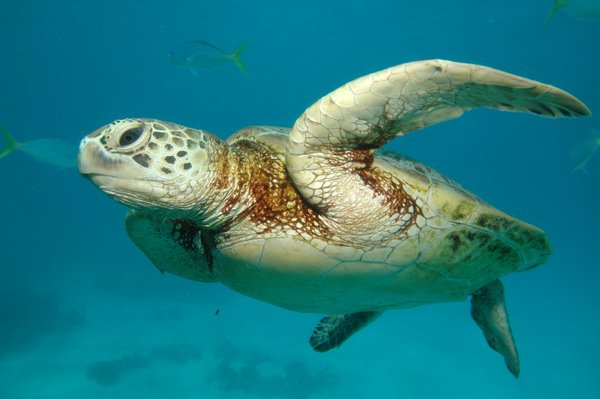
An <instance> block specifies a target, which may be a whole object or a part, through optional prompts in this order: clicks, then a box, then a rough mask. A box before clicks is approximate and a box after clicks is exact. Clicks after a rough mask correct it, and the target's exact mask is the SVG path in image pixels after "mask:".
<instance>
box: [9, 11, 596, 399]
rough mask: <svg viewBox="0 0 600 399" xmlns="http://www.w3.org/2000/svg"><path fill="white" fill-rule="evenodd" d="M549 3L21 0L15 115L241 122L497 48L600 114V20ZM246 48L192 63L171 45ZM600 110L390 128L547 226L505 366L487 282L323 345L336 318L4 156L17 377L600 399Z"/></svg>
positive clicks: (335, 393) (252, 389)
mask: <svg viewBox="0 0 600 399" xmlns="http://www.w3.org/2000/svg"><path fill="white" fill-rule="evenodd" d="M551 7H552V0H529V1H526V2H524V1H523V0H507V1H503V2H497V1H496V2H491V1H479V0H455V1H451V2H450V1H442V0H437V1H419V0H407V1H401V0H394V1H392V0H386V1H382V0H369V1H360V0H348V1H344V2H338V1H322V0H321V1H317V0H305V1H275V0H269V1H266V0H263V1H260V0H258V1H241V0H239V1H233V0H222V1H215V2H208V1H191V0H188V1H183V0H177V1H175V0H172V1H168V2H166V1H165V2H162V1H157V0H150V1H145V2H141V1H139V2H138V1H123V0H103V1H87V2H78V1H64V0H63V1H32V0H22V1H19V2H7V1H4V2H2V3H1V4H0V13H1V15H2V16H3V18H2V19H3V23H2V24H0V49H1V52H0V54H1V57H2V60H1V62H0V93H1V95H0V124H2V125H4V126H5V127H6V129H7V130H8V131H9V132H10V133H11V134H12V135H13V136H14V138H15V139H16V140H17V141H19V142H28V141H31V140H36V139H40V138H48V137H55V138H60V139H62V140H64V141H66V142H70V143H72V148H73V154H75V153H76V151H77V144H78V141H79V140H80V139H81V138H82V137H83V136H85V135H86V134H89V133H91V132H92V131H94V130H96V129H97V128H99V127H100V126H102V125H104V124H106V123H109V122H111V121H113V120H115V119H120V118H125V117H148V118H158V119H164V120H168V121H172V122H176V123H180V124H183V125H186V126H190V127H194V128H201V129H205V130H208V131H211V132H214V133H215V134H217V135H219V137H221V138H226V137H228V136H229V135H231V134H232V133H233V132H235V131H236V130H237V129H239V128H242V127H244V126H248V125H277V126H288V127H289V126H291V125H293V123H294V121H295V120H296V118H297V117H298V116H299V115H300V114H301V113H302V112H303V110H304V109H305V108H306V107H308V106H309V105H311V104H312V102H314V101H316V100H317V99H319V98H320V97H321V96H323V95H325V94H327V93H328V92H330V91H331V90H333V89H335V88H337V87H338V86H340V85H341V84H343V83H345V82H347V81H350V80H352V79H354V78H357V77H359V76H361V75H365V74H368V73H371V72H375V71H378V70H380V69H383V68H386V67H389V66H393V65H396V64H400V63H403V62H409V61H413V60H419V59H428V58H444V59H450V60H454V61H462V62H470V63H477V64H483V65H487V66H491V67H494V68H498V69H502V70H505V71H508V72H512V73H516V74H519V75H522V76H525V77H528V78H531V79H535V80H539V81H542V82H546V83H549V84H552V85H555V86H558V87H560V88H562V89H564V90H567V91H569V92H570V93H572V94H573V95H575V96H577V97H578V98H579V99H581V100H582V101H583V102H584V103H586V104H587V105H588V106H589V108H590V109H591V110H592V112H596V113H598V112H600V90H599V87H600V74H598V64H599V63H600V55H599V49H600V45H599V39H600V21H598V20H585V19H579V18H575V17H573V16H572V15H569V14H567V13H565V12H561V11H559V12H557V13H556V15H555V16H554V17H553V18H552V19H551V20H550V21H548V22H547V21H546V17H547V15H548V12H549V11H550V9H551ZM190 40H206V41H207V42H210V43H211V44H213V45H215V46H218V47H220V48H223V49H225V50H226V51H231V52H233V51H234V50H235V49H236V48H237V47H238V46H239V45H240V44H241V43H243V42H244V41H246V40H247V41H248V45H247V47H246V49H245V50H244V52H243V54H242V60H243V62H244V64H245V66H246V69H247V72H248V75H244V74H243V73H241V71H240V70H239V69H238V68H236V66H235V65H234V64H233V63H225V64H222V65H219V66H217V67H214V68H203V69H198V70H195V71H193V73H192V71H190V70H188V69H186V68H182V67H181V66H180V65H176V64H175V63H173V62H171V60H170V59H169V57H168V56H167V55H168V54H169V51H170V50H171V49H172V48H174V46H176V45H178V44H180V43H185V42H188V41H190ZM599 128H600V123H599V122H598V119H597V117H596V116H592V117H589V118H581V119H556V120H553V119H547V118H539V117H535V116H532V115H524V114H514V113H508V112H498V111H491V110H483V109H479V110H475V111H471V112H469V113H466V114H465V115H464V116H463V117H462V118H460V119H457V120H454V121H451V122H447V123H443V124H439V125H435V126H432V127H429V128H427V129H426V130H424V131H421V132H417V133H415V134H411V135H408V136H407V137H403V138H398V139H396V140H394V141H393V142H392V143H390V144H389V145H388V146H387V147H388V148H390V149H393V150H395V151H398V152H400V153H403V154H406V155H408V156H410V157H413V158H416V159H418V160H420V161H422V162H425V163H426V164H428V165H430V166H432V167H434V168H436V169H437V170H439V171H440V172H442V173H444V174H446V175H447V176H449V177H451V178H452V179H455V180H456V181H458V182H459V183H461V184H463V185H464V186H465V187H467V188H468V189H470V190H472V191H473V192H475V193H476V194H478V195H479V196H481V197H482V198H483V199H485V200H486V201H488V202H490V203H491V204H492V205H494V206H496V207H498V208H500V209H501V210H503V211H505V212H507V213H509V214H511V215H513V216H516V217H518V218H520V219H523V220H525V221H527V222H529V223H532V224H534V225H536V226H539V227H541V228H543V229H544V230H545V231H546V232H547V234H548V236H549V238H550V240H551V242H552V243H553V247H554V253H553V255H552V257H551V258H550V260H549V261H548V262H547V264H545V265H543V266H541V267H539V268H537V269H534V270H532V271H528V272H525V273H514V274H511V275H509V276H507V277H505V278H504V279H503V281H504V284H505V288H506V298H507V305H508V310H509V314H510V317H511V323H512V329H513V333H514V335H515V339H516V342H517V346H518V349H519V354H520V359H521V376H520V378H519V379H515V378H513V376H512V375H511V374H510V373H509V372H508V371H507V370H506V368H505V366H504V364H503V361H502V358H501V357H500V356H499V355H498V354H496V353H495V352H493V351H492V350H490V349H489V348H488V345H487V344H486V342H485V340H484V338H483V335H482V333H481V331H480V330H479V329H478V327H477V326H476V325H475V323H474V322H473V321H472V320H471V317H470V315H469V311H470V305H469V303H468V301H465V302H460V303H449V304H440V305H430V306H425V307H420V308H414V309H407V310H401V311H389V312H386V313H385V314H384V315H383V316H382V317H381V318H380V319H379V320H378V321H377V322H375V323H373V324H372V325H370V326H369V327H368V328H366V329H364V330H362V331H360V332H359V333H358V334H356V335H355V336H353V337H352V339H350V340H349V341H348V342H346V343H345V344H344V345H343V346H342V347H341V348H340V349H339V350H333V351H331V352H328V353H324V354H323V353H316V352H314V351H313V350H312V349H311V348H310V346H309V344H308V337H309V335H310V333H311V331H312V328H313V326H314V325H315V324H316V322H317V321H318V320H319V319H320V317H321V315H315V314H301V313H294V312H291V311H287V310H284V309H279V308H276V307H274V306H272V305H269V304H266V303H261V302H258V301H256V300H253V299H250V298H246V297H243V296H241V295H239V294H237V293H234V292H232V291H230V290H228V289H227V288H225V287H223V286H221V285H217V284H201V283H195V282H192V281H188V280H184V279H182V278H179V277H176V276H171V275H161V274H160V273H159V272H158V271H157V270H156V269H155V268H154V266H152V264H151V263H150V261H149V260H148V259H146V258H145V257H144V256H143V254H142V253H141V252H140V251H139V250H138V249H137V248H136V247H135V246H134V244H133V243H132V242H131V241H130V240H129V239H128V237H127V235H126V233H125V230H124V225H123V219H124V215H125V212H126V209H125V208H124V207H123V206H121V205H119V204H117V203H116V202H115V201H113V200H111V199H109V198H108V197H107V196H106V195H104V194H102V193H101V192H99V190H98V189H97V188H96V187H94V186H93V185H92V184H90V183H89V182H87V181H85V180H84V179H82V178H81V177H80V176H79V175H78V173H77V171H76V169H72V168H57V167H54V166H50V165H48V164H45V163H40V162H36V161H35V160H33V159H32V158H30V157H28V156H27V155H26V154H25V153H23V152H22V151H15V152H14V153H13V154H10V155H8V156H6V157H4V158H2V159H0V182H1V184H0V201H1V202H0V204H1V206H2V218H1V223H0V255H1V258H0V397H1V398H3V399H48V398H61V399H71V398H73V399H74V398H77V399H79V398H114V399H118V398H131V397H136V398H137V397H139V398H145V399H152V398H167V397H168V398H174V397H176V398H181V399H187V398H190V399H191V398H290V399H305V398H337V397H344V398H354V397H355V398H380V397H386V398H387V397H389V398H394V397H398V398H482V397H485V398H508V397H510V398H564V397H569V398H592V397H600V366H598V359H599V358H600V344H599V340H598V338H597V335H598V331H599V330H600V318H599V317H598V315H599V311H598V307H599V305H600V290H599V289H598V285H599V284H598V282H599V281H600V270H599V266H600V263H599V261H598V245H599V241H598V237H599V234H598V228H599V227H600V204H599V202H598V197H599V194H600V184H599V183H600V154H596V155H595V157H591V158H590V160H589V162H588V163H587V165H586V167H585V169H586V170H587V173H582V172H580V171H576V172H573V169H574V167H575V166H576V165H574V164H573V162H574V161H573V159H572V157H571V150H572V149H573V148H577V147H578V146H580V145H581V144H582V143H584V144H585V143H586V140H588V137H589V133H588V132H589V131H590V130H593V129H599Z"/></svg>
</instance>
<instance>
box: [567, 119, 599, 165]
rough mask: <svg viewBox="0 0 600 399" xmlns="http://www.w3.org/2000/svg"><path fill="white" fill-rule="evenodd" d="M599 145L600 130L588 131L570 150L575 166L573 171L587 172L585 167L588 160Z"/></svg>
mask: <svg viewBox="0 0 600 399" xmlns="http://www.w3.org/2000/svg"><path fill="white" fill-rule="evenodd" d="M599 147H600V132H599V131H598V130H595V129H592V130H590V131H589V132H588V137H587V138H586V139H585V140H583V141H582V142H580V143H577V145H575V146H574V147H573V149H572V150H571V159H572V160H573V164H574V165H575V167H574V168H573V172H584V173H588V171H587V169H586V168H585V167H586V165H587V164H588V162H589V161H590V160H591V159H592V157H593V156H594V154H595V153H596V152H597V151H598V148H599Z"/></svg>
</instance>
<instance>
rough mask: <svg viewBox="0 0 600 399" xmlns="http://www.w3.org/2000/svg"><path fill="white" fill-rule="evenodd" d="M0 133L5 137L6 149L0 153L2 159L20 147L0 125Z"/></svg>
mask: <svg viewBox="0 0 600 399" xmlns="http://www.w3.org/2000/svg"><path fill="white" fill-rule="evenodd" d="M0 132H2V134H3V135H4V137H6V143H7V144H6V147H4V149H3V150H2V151H0V158H4V157H5V156H7V155H8V154H10V153H11V152H13V151H14V150H16V149H17V148H19V146H20V145H21V143H19V142H18V141H17V140H15V139H14V138H13V136H11V135H10V133H8V131H7V130H6V129H5V128H4V126H2V125H0Z"/></svg>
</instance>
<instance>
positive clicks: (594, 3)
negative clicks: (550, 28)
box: [546, 0, 600, 22]
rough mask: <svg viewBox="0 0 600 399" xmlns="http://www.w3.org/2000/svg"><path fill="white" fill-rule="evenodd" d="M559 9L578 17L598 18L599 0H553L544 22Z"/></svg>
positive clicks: (599, 12)
mask: <svg viewBox="0 0 600 399" xmlns="http://www.w3.org/2000/svg"><path fill="white" fill-rule="evenodd" d="M559 10H564V11H565V12H566V13H567V14H570V15H571V16H573V17H575V18H579V19H591V20H600V0H555V1H554V4H553V5H552V10H550V13H549V14H548V18H546V22H550V20H551V19H552V17H554V14H556V12H557V11H559Z"/></svg>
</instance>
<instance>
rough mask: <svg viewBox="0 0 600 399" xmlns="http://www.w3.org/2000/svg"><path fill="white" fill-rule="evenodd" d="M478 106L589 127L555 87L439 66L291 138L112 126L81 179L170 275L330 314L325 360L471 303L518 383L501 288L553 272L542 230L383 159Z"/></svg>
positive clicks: (334, 109)
mask: <svg viewBox="0 0 600 399" xmlns="http://www.w3.org/2000/svg"><path fill="white" fill-rule="evenodd" d="M480 106H483V107H490V108H496V109H500V110H510V111H520V112H529V113H534V114H537V115H542V116H547V117H577V116H583V115H589V113H590V112H589V110H588V109H587V108H586V106H585V105H583V104H582V103H581V102H580V101H579V100H577V99H576V98H575V97H573V96H571V95H570V94H568V93H566V92H564V91H561V90H559V89H557V88H554V87H552V86H548V85H545V84H542V83H539V82H535V81H532V80H528V79H524V78H521V77H518V76H515V75H510V74H507V73H505V72H501V71H497V70H494V69H490V68H486V67H482V66H478V65H468V64H460V63H454V62H450V61H442V60H430V61H421V62H414V63H409V64H403V65H400V66H397V67H393V68H389V69H386V70H384V71H380V72H377V73H374V74H371V75H367V76H365V77H362V78H359V79H357V80H355V81H353V82H350V83H348V84H347V85H345V86H343V87H341V88H339V89H337V90H335V91H333V92H332V93H330V94H329V95H327V96H325V97H323V98H322V99H321V100H319V101H318V102H316V103H315V104H314V105H312V106H311V107H310V108H308V109H307V110H306V111H305V112H304V113H303V114H302V115H301V116H300V118H299V119H298V120H297V122H296V123H295V125H294V127H293V128H292V129H291V131H290V132H289V134H288V132H287V129H284V128H267V127H253V128H246V129H244V130H242V131H240V132H238V133H237V134H236V135H234V136H233V137H232V138H230V139H229V140H228V141H227V142H223V141H221V140H219V139H218V138H217V137H216V136H214V135H212V134H210V133H207V132H204V131H201V130H194V129H189V128H186V127H183V126H179V125H175V124H172V123H168V122H162V121H157V120H151V119H127V120H123V121H117V122H115V123H113V124H110V125H107V126H105V127H103V128H101V129H99V130H98V131H97V132H94V133H92V134H91V135H89V136H88V137H86V138H85V139H84V140H83V141H82V144H81V148H80V155H79V168H80V171H81V173H82V174H83V175H85V176H86V177H88V178H90V179H91V180H92V182H94V183H95V184H96V185H98V186H99V188H100V189H101V190H102V191H104V192H106V193H107V194H109V195H111V196H112V197H113V198H115V199H116V200H117V201H120V202H122V203H124V204H126V205H127V206H129V207H131V208H132V209H133V210H132V211H130V213H129V214H128V216H127V223H126V226H127V231H128V233H129V235H130V237H131V238H132V240H133V241H134V242H135V243H136V245H137V246H138V247H140V249H142V251H144V253H146V255H147V256H148V257H149V258H150V260H151V261H152V262H153V263H154V264H155V265H156V266H157V267H158V268H159V269H160V270H162V271H167V272H170V273H174V274H178V275H181V276H183V277H186V278H191V279H195V280H199V281H206V282H210V281H218V282H221V283H223V284H226V285H228V286H229V287H231V288H232V289H234V290H236V291H238V292H240V293H243V294H245V295H248V296H252V297H255V298H258V299H261V300H263V301H266V302H270V303H273V304H276V305H278V306H282V307H285V308H289V309H293V310H297V311H305V312H320V313H328V314H331V316H330V317H327V318H325V319H323V320H322V322H321V324H319V326H318V328H317V330H316V331H315V334H314V336H315V337H316V338H315V339H314V340H313V341H314V342H312V344H313V345H314V346H315V348H316V349H319V350H327V349H329V348H332V347H336V346H339V345H340V344H341V343H342V342H343V341H344V340H345V339H346V338H348V337H349V336H350V335H351V334H352V333H354V332H355V331H357V330H358V329H359V328H361V327H362V326H364V325H366V323H368V322H369V321H371V320H373V319H375V318H376V317H377V316H378V315H379V313H380V312H382V311H384V310H387V309H392V308H403V307H410V306H418V305H423V304H429V303H436V302H447V301H454V300H462V299H464V298H466V297H467V296H468V295H473V301H472V306H473V310H472V314H473V317H474V318H475V320H476V322H477V323H478V325H479V326H480V327H481V328H482V330H483V331H484V334H485V337H486V339H487V340H488V342H490V345H492V347H493V348H494V349H495V350H496V351H498V352H499V353H501V354H502V355H503V356H504V357H505V359H506V362H507V365H508V366H509V368H510V370H511V372H512V373H513V374H514V375H518V371H519V364H518V356H517V352H516V347H515V345H514V340H513V339H512V333H511V332H510V326H509V322H508V315H507V312H506V309H505V306H504V296H503V290H502V285H501V283H500V281H499V278H500V277H502V276H504V275H506V274H508V273H511V272H513V271H522V270H527V269H530V268H533V267H536V266H538V265H540V264H542V263H543V262H544V261H545V260H546V258H547V257H548V256H549V254H550V246H549V244H548V241H547V239H546V236H545V234H544V232H543V231H541V230H540V229H538V228H536V227H534V226H531V225H528V224H526V223H524V222H521V221H519V220H517V219H515V218H512V217H511V216H509V215H506V214H504V213H502V212H501V211H499V210H497V209H494V208H493V207H491V206H490V205H488V204H486V203H485V202H483V201H482V200H480V199H479V198H477V197H476V196H475V195H473V194H471V193H469V192H468V191H467V190H465V189H464V188H462V187H461V186H460V185H458V184H457V183H454V182H453V181H451V180H450V179H448V178H446V177H444V176H443V175H441V174H440V173H438V172H436V171H434V170H432V169H430V168H428V167H427V166H425V165H422V164H420V163H418V162H416V161H413V160H410V159H408V158H405V157H403V156H401V155H398V154H394V153H390V152H386V151H382V150H379V151H378V148H379V147H380V146H381V145H383V144H384V143H386V142H387V141H389V140H391V139H392V138H394V137H396V136H402V135H404V134H407V133H409V132H411V131H415V130H419V129H422V128H424V127H426V126H429V125H432V124H434V123H438V122H442V121H446V120H450V119H453V118H457V117H459V116H460V115H462V113H463V112H464V111H466V110H469V109H472V108H475V107H480ZM161 249H163V250H161Z"/></svg>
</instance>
